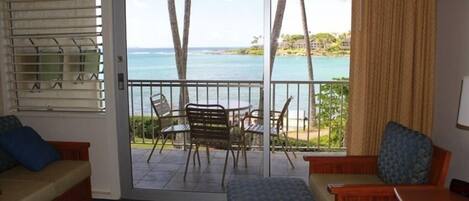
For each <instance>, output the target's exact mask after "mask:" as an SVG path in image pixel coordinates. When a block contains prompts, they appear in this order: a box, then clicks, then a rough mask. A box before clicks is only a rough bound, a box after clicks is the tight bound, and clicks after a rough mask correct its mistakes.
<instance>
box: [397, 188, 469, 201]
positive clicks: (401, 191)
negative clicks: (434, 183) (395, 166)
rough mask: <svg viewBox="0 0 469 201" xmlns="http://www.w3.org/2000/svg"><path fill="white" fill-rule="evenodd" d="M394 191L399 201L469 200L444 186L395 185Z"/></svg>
mask: <svg viewBox="0 0 469 201" xmlns="http://www.w3.org/2000/svg"><path fill="white" fill-rule="evenodd" d="M394 192H395V193H396V197H397V198H398V199H399V201H421V200H425V201H469V198H465V197H463V196H461V195H458V194H456V193H452V192H450V191H449V190H448V189H445V188H436V187H428V188H424V187H410V186H409V187H396V188H394Z"/></svg>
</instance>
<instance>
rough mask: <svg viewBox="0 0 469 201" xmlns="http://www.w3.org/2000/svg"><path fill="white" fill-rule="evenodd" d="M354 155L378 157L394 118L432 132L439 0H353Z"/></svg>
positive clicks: (349, 141) (351, 133) (351, 131)
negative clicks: (388, 124)
mask: <svg viewBox="0 0 469 201" xmlns="http://www.w3.org/2000/svg"><path fill="white" fill-rule="evenodd" d="M352 4H353V6H352V8H353V14H352V15H353V16H352V55H351V70H350V85H351V97H350V109H349V110H350V117H349V122H348V128H347V129H348V132H347V148H348V154H349V155H370V154H371V155H375V154H377V153H378V151H379V147H380V143H381V138H382V134H383V130H384V127H385V125H386V124H387V122H389V121H391V120H393V121H397V122H399V123H402V124H404V125H406V126H408V127H410V128H412V129H415V130H418V131H421V132H423V133H425V134H427V135H430V134H431V128H432V108H433V84H434V75H433V74H434V66H435V43H436V41H435V40H436V30H435V27H436V0H353V1H352Z"/></svg>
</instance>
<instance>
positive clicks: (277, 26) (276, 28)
mask: <svg viewBox="0 0 469 201" xmlns="http://www.w3.org/2000/svg"><path fill="white" fill-rule="evenodd" d="M286 5H287V0H278V2H277V10H276V11H275V19H274V25H273V28H272V35H271V39H270V46H271V52H270V76H271V77H272V72H273V69H274V61H275V55H276V54H277V48H278V38H279V37H280V32H281V31H282V23H283V15H284V13H285V6H286Z"/></svg>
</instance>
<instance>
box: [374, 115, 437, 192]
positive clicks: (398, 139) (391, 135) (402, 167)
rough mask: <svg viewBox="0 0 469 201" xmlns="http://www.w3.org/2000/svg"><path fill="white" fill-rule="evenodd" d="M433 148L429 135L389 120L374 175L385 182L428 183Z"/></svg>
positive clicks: (429, 180)
mask: <svg viewBox="0 0 469 201" xmlns="http://www.w3.org/2000/svg"><path fill="white" fill-rule="evenodd" d="M433 151H434V150H433V145H432V142H431V139H430V138H429V137H427V136H425V135H424V134H422V133H420V132H417V131H414V130H411V129H409V128H406V127H405V126H403V125H401V124H399V123H396V122H389V123H388V125H387V126H386V129H385V131H384V136H383V141H382V144H381V150H380V152H379V155H378V176H379V177H380V178H381V179H382V180H383V181H384V182H385V183H387V184H425V183H428V182H431V178H430V177H429V176H430V172H431V165H432V159H433Z"/></svg>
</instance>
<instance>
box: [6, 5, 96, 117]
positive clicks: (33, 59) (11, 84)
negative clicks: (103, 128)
mask: <svg viewBox="0 0 469 201" xmlns="http://www.w3.org/2000/svg"><path fill="white" fill-rule="evenodd" d="M3 4H4V5H3V20H4V23H3V24H4V26H5V28H4V29H3V30H4V35H5V41H6V47H5V48H6V49H7V51H6V55H5V56H4V58H6V60H7V61H6V63H5V64H6V69H4V72H5V73H6V77H7V79H6V80H4V84H6V85H7V86H8V94H9V99H10V103H11V104H10V105H11V108H10V109H11V110H13V111H76V112H104V111H105V88H104V80H103V78H104V75H103V59H102V58H103V39H102V37H103V34H102V28H103V25H102V13H101V1H100V0H5V1H3ZM5 82H6V83H5Z"/></svg>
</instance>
